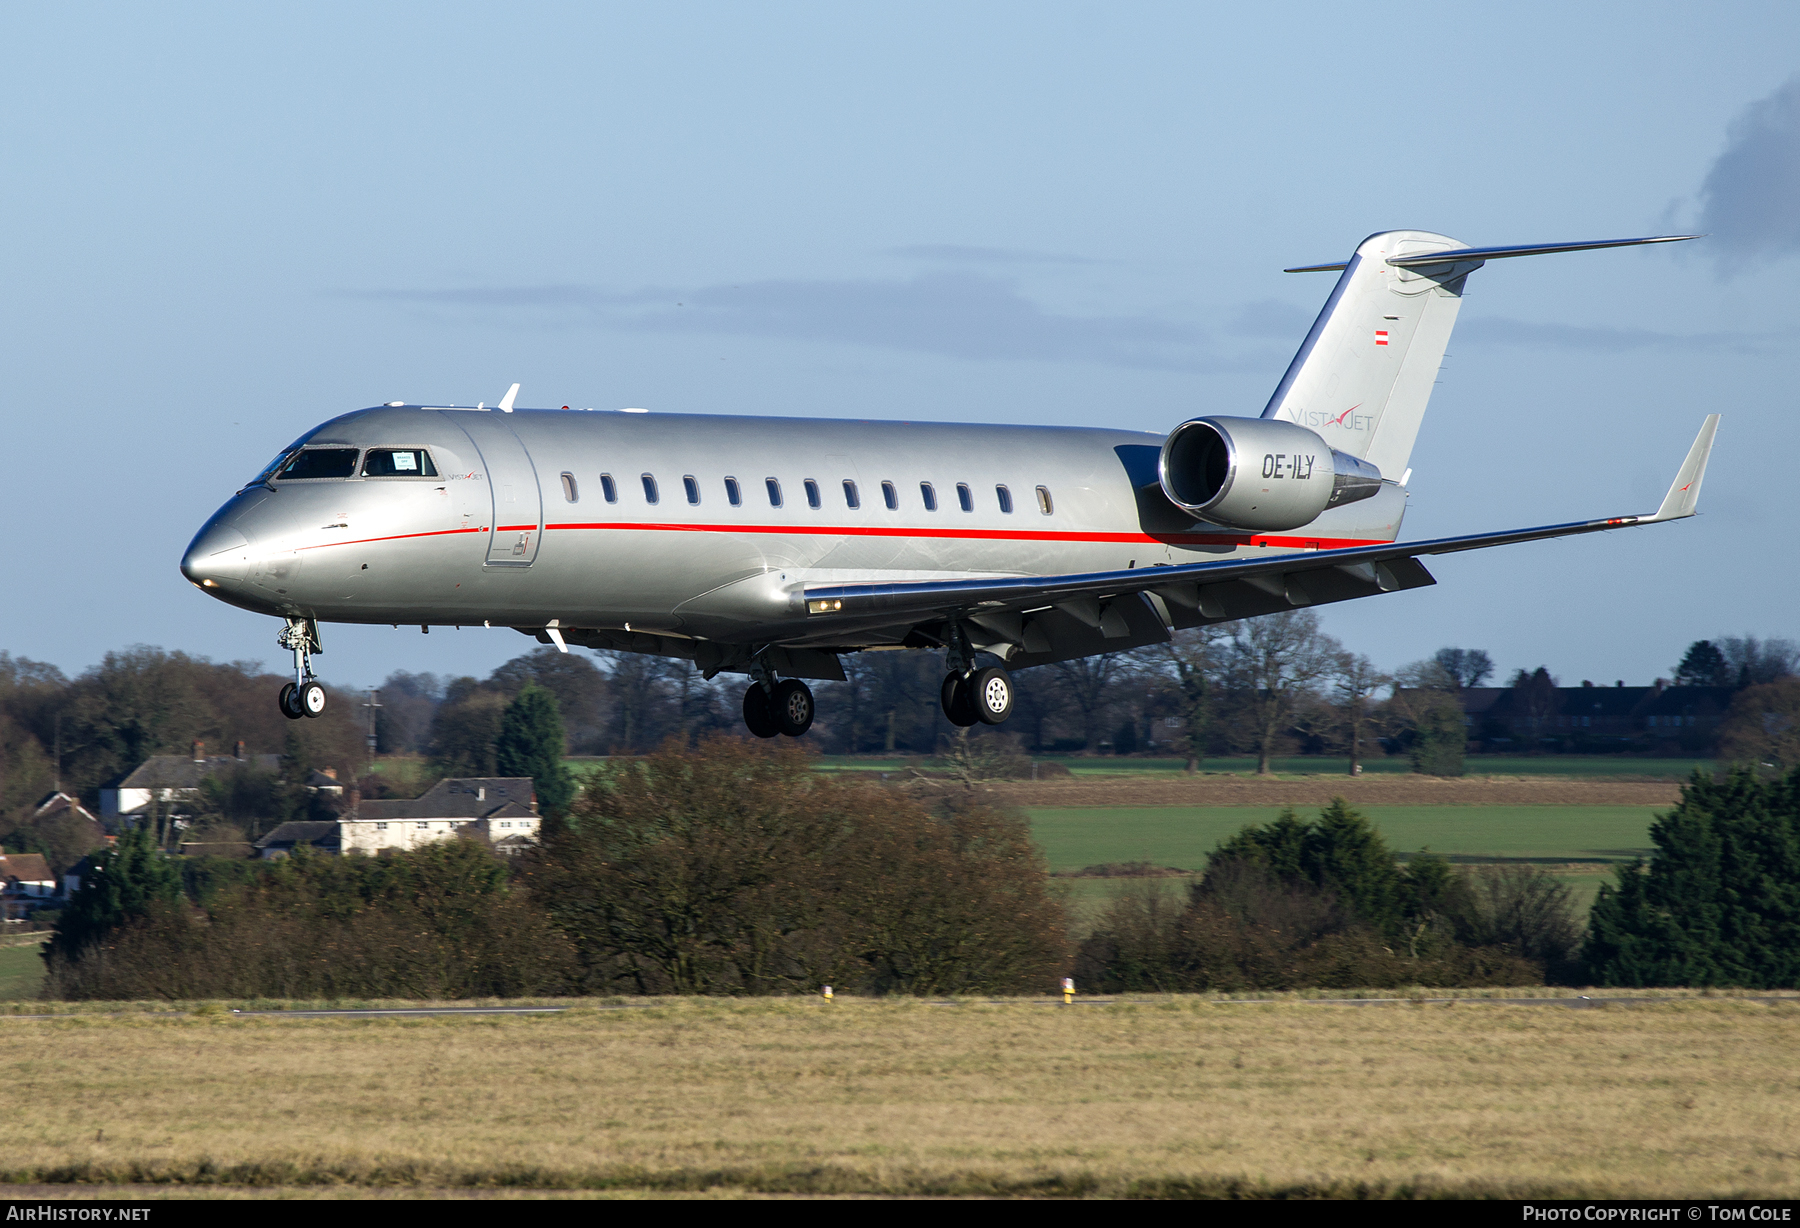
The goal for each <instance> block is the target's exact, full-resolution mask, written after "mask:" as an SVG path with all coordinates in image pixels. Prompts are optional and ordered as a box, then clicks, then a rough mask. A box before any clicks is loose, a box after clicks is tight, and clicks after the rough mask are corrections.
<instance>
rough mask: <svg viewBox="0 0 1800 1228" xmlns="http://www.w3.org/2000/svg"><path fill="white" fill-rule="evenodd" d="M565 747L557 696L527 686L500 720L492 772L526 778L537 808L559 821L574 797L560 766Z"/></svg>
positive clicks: (571, 780)
mask: <svg viewBox="0 0 1800 1228" xmlns="http://www.w3.org/2000/svg"><path fill="white" fill-rule="evenodd" d="M564 753H565V746H564V742H563V727H562V718H561V717H560V716H559V715H558V714H557V711H556V696H554V695H552V694H551V693H550V692H549V691H547V690H546V689H544V688H543V687H541V686H539V685H537V683H535V682H533V683H527V684H526V686H525V689H524V690H522V691H520V692H519V694H518V697H517V698H515V699H514V700H513V701H512V703H510V704H508V705H507V706H506V711H505V712H504V713H503V714H502V715H501V717H500V732H499V735H498V737H496V739H495V741H494V771H495V774H496V775H500V776H529V777H531V779H532V782H533V784H534V785H535V787H536V789H537V798H538V806H539V808H540V809H541V810H542V811H543V812H544V813H545V814H547V815H551V816H553V817H561V816H562V815H564V814H566V813H567V812H568V809H569V803H570V802H571V801H572V800H573V799H574V797H575V781H574V778H573V777H571V776H570V775H569V769H568V768H567V767H565V766H563V755H564Z"/></svg>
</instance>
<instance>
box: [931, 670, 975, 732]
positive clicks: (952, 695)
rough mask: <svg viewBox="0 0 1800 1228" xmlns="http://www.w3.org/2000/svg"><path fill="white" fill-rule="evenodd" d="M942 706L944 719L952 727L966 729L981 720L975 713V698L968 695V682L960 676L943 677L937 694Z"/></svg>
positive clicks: (947, 675) (948, 675)
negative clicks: (942, 685)
mask: <svg viewBox="0 0 1800 1228" xmlns="http://www.w3.org/2000/svg"><path fill="white" fill-rule="evenodd" d="M938 698H939V700H940V701H941V702H942V703H943V705H944V717H945V719H946V720H948V721H949V722H950V723H951V724H952V725H956V726H958V727H959V728H963V729H967V728H968V727H969V726H970V725H973V724H974V723H975V722H976V721H978V720H980V719H981V715H980V713H978V712H976V711H975V698H974V696H973V695H971V694H970V693H969V680H968V679H967V678H965V677H963V676H962V675H961V674H946V675H944V688H943V690H942V691H940V692H939V694H938Z"/></svg>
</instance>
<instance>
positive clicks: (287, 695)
mask: <svg viewBox="0 0 1800 1228" xmlns="http://www.w3.org/2000/svg"><path fill="white" fill-rule="evenodd" d="M299 689H300V688H298V687H296V686H295V685H294V684H293V683H291V682H289V683H286V684H285V685H283V686H282V688H281V694H280V696H278V697H277V698H276V700H275V702H276V704H278V705H279V706H280V708H281V715H283V716H285V717H287V718H288V719H289V720H290V721H297V720H299V719H300V718H301V717H302V716H303V715H305V714H304V713H302V712H301V711H300V705H299V704H298V703H296V702H294V692H295V691H297V690H299Z"/></svg>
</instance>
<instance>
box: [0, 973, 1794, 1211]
mask: <svg viewBox="0 0 1800 1228" xmlns="http://www.w3.org/2000/svg"><path fill="white" fill-rule="evenodd" d="M212 1010H213V1011H214V1012H215V1013H210V1014H203V1015H200V1016H197V1017H196V1016H181V1015H171V1014H168V1013H136V1012H129V1011H128V1012H126V1013H124V1014H120V1015H116V1016H113V1017H106V1016H102V1015H85V1016H73V1017H66V1018H63V1019H59V1020H54V1021H43V1020H26V1019H0V1067H3V1068H4V1069H6V1070H7V1071H8V1072H9V1075H10V1080H11V1084H12V1086H13V1087H14V1088H15V1089H18V1090H20V1091H21V1092H23V1091H24V1090H25V1089H30V1088H37V1089H43V1090H44V1091H46V1092H47V1091H48V1090H49V1089H54V1094H36V1095H26V1094H21V1095H19V1096H17V1097H15V1098H14V1100H13V1102H12V1105H11V1107H10V1108H9V1111H8V1132H7V1146H6V1148H5V1152H4V1155H3V1156H0V1179H3V1180H4V1181H6V1182H9V1183H13V1184H22V1183H49V1182H118V1183H138V1184H144V1183H151V1184H155V1183H175V1182H180V1183H186V1184H190V1185H192V1184H199V1185H203V1186H204V1185H215V1186H246V1185H248V1186H276V1187H307V1186H323V1187H327V1188H335V1189H337V1190H339V1191H340V1192H341V1191H342V1189H343V1187H345V1186H352V1187H407V1188H414V1189H417V1188H428V1189H429V1188H444V1189H449V1188H465V1189H466V1188H471V1187H474V1188H480V1187H502V1188H506V1187H515V1188H520V1189H529V1188H582V1187H585V1188H591V1189H613V1190H616V1191H618V1192H621V1193H623V1192H629V1191H664V1192H670V1191H684V1190H685V1191H695V1192H699V1191H707V1190H711V1191H714V1192H717V1193H726V1194H729V1193H731V1192H733V1191H747V1192H816V1193H877V1194H879V1193H923V1194H933V1193H940V1194H955V1193H969V1194H1003V1195H1004V1194H1089V1195H1102V1196H1104V1195H1128V1194H1138V1195H1149V1196H1155V1195H1178V1196H1184V1195H1207V1194H1213V1195H1233V1194H1236V1195H1245V1194H1249V1195H1256V1194H1289V1195H1292V1194H1306V1193H1312V1194H1327V1195H1329V1194H1337V1195H1348V1194H1357V1193H1363V1194H1374V1195H1381V1194H1389V1195H1396V1194H1398V1195H1402V1196H1406V1195H1413V1196H1418V1195H1421V1194H1422V1195H1431V1194H1440V1195H1452V1196H1454V1195H1477V1196H1479V1195H1483V1194H1488V1195H1501V1196H1509V1195H1510V1196H1523V1195H1534V1196H1540V1197H1542V1196H1554V1195H1561V1196H1565V1197H1592V1196H1605V1195H1616V1196H1636V1197H1649V1196H1656V1197H1676V1196H1687V1197H1699V1196H1709V1197H1716V1196H1723V1195H1728V1194H1732V1193H1741V1194H1755V1195H1762V1196H1786V1197H1792V1196H1794V1195H1795V1194H1796V1193H1797V1192H1800V1155H1797V1154H1796V1151H1795V1147H1794V1139H1795V1138H1796V1137H1800V1068H1796V1066H1795V1065H1794V1062H1793V1053H1794V1049H1795V1045H1796V1044H1797V1043H1800V1003H1795V1004H1784V1005H1780V1006H1766V1005H1758V1004H1752V1003H1747V1002H1735V1001H1730V1000H1725V999H1714V1000H1710V1001H1707V1000H1699V999H1687V1000H1676V1001H1670V1002H1666V1003H1658V1004H1654V1005H1637V1006H1632V1005H1615V1006H1611V1007H1604V1008H1600V1009H1594V1010H1583V1011H1573V1010H1567V1009H1563V1008H1535V1009H1534V1008H1521V1007H1507V1006H1495V1005H1469V1004H1466V1003H1465V1004H1462V1005H1457V1006H1453V1007H1444V1006H1423V1005H1396V1006H1373V1007H1361V1008H1358V1007H1336V1006H1309V1005H1302V1004H1300V1003H1298V1002H1296V1001H1294V1000H1288V1001H1285V1002H1282V1003H1276V1004H1259V1005H1229V1004H1220V1003H1217V1002H1212V1001H1208V1000H1204V999H1162V1000H1148V1001H1145V1002H1142V1003H1135V1004H1123V1005H1112V1006H1107V1005H1097V1004H1096V1005H1091V1006H1088V1007H1086V1008H1075V1009H1067V1008H1061V1007H1058V1006H1053V1005H1050V1004H1047V1003H1043V1002H1015V1003H1010V1004H1000V1005H983V1004H980V1003H969V1004H964V1005H961V1006H934V1005H931V1004H928V1003H921V1002H917V1001H879V1002H873V1001H866V1000H843V1001H840V1002H839V1003H838V1004H837V1005H836V1006H826V1005H824V1004H823V1003H821V1002H819V1001H818V1000H816V999H802V1000H795V999H787V1000H750V1001H723V1002H722V1001H683V1002H676V1003H671V1004H663V1005H659V1006H656V1007H654V1008H652V1009H637V1010H591V1009H590V1010H578V1011H575V1012H571V1013H569V1014H565V1015H558V1016H539V1017H499V1018H497V1017H467V1016H465V1017H462V1018H432V1019H407V1020H401V1019H379V1020H355V1021H349V1020H317V1019H313V1020H308V1019H266V1018H233V1017H231V1016H229V1015H227V1014H224V1013H223V1012H221V1011H219V1010H218V1008H212Z"/></svg>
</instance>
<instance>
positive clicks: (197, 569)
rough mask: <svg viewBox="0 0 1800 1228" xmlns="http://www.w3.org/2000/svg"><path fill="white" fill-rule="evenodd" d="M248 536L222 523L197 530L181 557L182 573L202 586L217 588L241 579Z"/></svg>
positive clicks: (247, 552) (245, 562) (243, 572)
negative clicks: (198, 531) (196, 534)
mask: <svg viewBox="0 0 1800 1228" xmlns="http://www.w3.org/2000/svg"><path fill="white" fill-rule="evenodd" d="M249 553H250V539H249V538H247V537H245V536H244V535H243V534H242V533H239V532H238V531H237V530H236V529H232V528H227V527H226V526H225V525H222V524H215V525H209V526H207V527H206V528H204V529H202V530H200V533H199V535H198V536H197V537H195V538H194V540H193V542H192V543H190V544H189V546H188V548H187V553H186V554H184V555H182V556H181V574H182V575H184V576H186V577H187V578H188V579H189V580H191V581H193V582H194V583H195V584H198V585H199V586H200V587H201V588H204V589H209V590H212V589H217V588H219V587H220V586H222V585H223V584H225V583H227V582H229V581H232V580H241V579H243V578H244V575H245V571H246V569H247V568H248V567H249V559H248V555H249Z"/></svg>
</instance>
